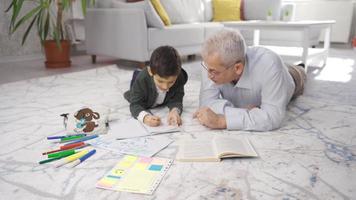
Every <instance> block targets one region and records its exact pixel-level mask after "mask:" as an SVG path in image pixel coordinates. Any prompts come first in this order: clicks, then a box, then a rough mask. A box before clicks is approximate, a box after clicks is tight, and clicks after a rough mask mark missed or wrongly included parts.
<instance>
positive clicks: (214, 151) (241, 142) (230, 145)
mask: <svg viewBox="0 0 356 200" xmlns="http://www.w3.org/2000/svg"><path fill="white" fill-rule="evenodd" d="M179 143H180V144H179V151H178V153H177V156H176V159H177V160H178V161H186V162H203V161H205V162H214V161H220V160H221V159H222V158H233V157H258V155H257V153H256V151H255V150H254V148H253V146H252V145H251V143H250V141H249V140H248V139H246V138H240V137H235V136H223V135H216V136H214V137H210V138H209V137H206V138H203V139H186V140H182V141H180V142H179Z"/></svg>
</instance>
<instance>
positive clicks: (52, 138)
mask: <svg viewBox="0 0 356 200" xmlns="http://www.w3.org/2000/svg"><path fill="white" fill-rule="evenodd" d="M74 136H87V134H75V135H60V136H48V137H47V140H55V139H63V138H70V137H74Z"/></svg>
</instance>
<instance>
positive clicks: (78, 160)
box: [71, 149, 96, 167]
mask: <svg viewBox="0 0 356 200" xmlns="http://www.w3.org/2000/svg"><path fill="white" fill-rule="evenodd" d="M95 152H96V150H95V149H93V150H91V151H89V153H87V154H85V155H84V156H82V157H80V158H79V159H77V160H75V161H73V162H72V163H73V164H72V163H71V164H72V165H71V167H75V166H77V165H79V164H80V163H82V162H84V160H86V159H88V158H89V157H90V156H92V155H94V154H95Z"/></svg>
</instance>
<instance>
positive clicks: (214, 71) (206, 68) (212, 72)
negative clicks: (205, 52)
mask: <svg viewBox="0 0 356 200" xmlns="http://www.w3.org/2000/svg"><path fill="white" fill-rule="evenodd" d="M239 62H240V61H237V62H236V63H239ZM236 63H235V64H236ZM200 64H201V66H202V67H203V68H204V69H205V70H206V71H207V72H208V73H209V74H210V75H212V76H219V75H220V74H222V73H223V72H225V71H226V70H228V69H230V68H231V67H227V68H225V69H224V70H222V71H216V70H213V69H209V68H208V67H207V66H206V64H205V63H204V61H202V62H201V63H200ZM235 64H234V65H235Z"/></svg>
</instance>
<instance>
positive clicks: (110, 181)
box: [98, 176, 117, 187]
mask: <svg viewBox="0 0 356 200" xmlns="http://www.w3.org/2000/svg"><path fill="white" fill-rule="evenodd" d="M116 182H117V179H114V178H109V177H107V176H106V177H105V178H103V179H101V180H100V181H99V182H98V186H99V187H113V185H115V183H116Z"/></svg>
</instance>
